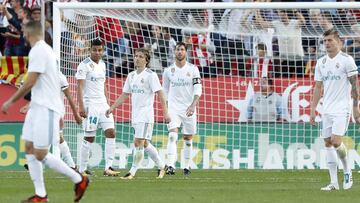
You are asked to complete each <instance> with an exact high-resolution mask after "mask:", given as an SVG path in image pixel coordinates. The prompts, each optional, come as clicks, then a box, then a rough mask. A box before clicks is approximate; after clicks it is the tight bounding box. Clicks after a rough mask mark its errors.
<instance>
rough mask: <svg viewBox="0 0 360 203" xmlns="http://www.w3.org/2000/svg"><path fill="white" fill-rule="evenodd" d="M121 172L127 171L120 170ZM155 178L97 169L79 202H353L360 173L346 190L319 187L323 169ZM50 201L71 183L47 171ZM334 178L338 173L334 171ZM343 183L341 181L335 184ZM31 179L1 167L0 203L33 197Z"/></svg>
mask: <svg viewBox="0 0 360 203" xmlns="http://www.w3.org/2000/svg"><path fill="white" fill-rule="evenodd" d="M121 172H122V175H123V174H125V173H126V171H124V170H123V171H121ZM181 172H182V171H180V170H177V173H176V175H175V176H165V177H164V179H162V180H157V179H155V176H156V172H155V171H154V170H139V172H138V173H137V175H136V177H135V179H133V180H121V179H120V178H119V177H103V176H102V171H100V170H99V171H96V176H95V177H91V183H90V187H89V190H88V191H87V192H86V194H85V197H84V199H83V200H82V201H81V202H97V203H108V202H145V203H150V202H157V203H160V202H167V203H175V202H187V203H188V202H204V203H205V202H206V203H210V202H221V203H227V202H246V203H248V202H249V203H251V202H254V203H255V202H256V203H259V202H269V203H279V202H304V203H310V202H315V203H319V202H326V203H330V202H336V203H338V202H357V201H359V199H360V186H359V183H360V181H359V180H360V174H357V173H355V172H354V186H353V188H351V189H350V190H348V191H344V190H340V191H332V192H323V191H320V187H322V186H324V185H326V184H327V183H328V173H327V171H325V170H297V171H289V170H284V171H277V170H266V171H265V170H193V171H192V174H191V175H190V177H189V178H184V176H183V175H182V173H181ZM45 180H46V188H47V192H48V195H49V200H50V202H72V199H73V190H72V189H73V184H72V183H71V182H70V181H69V180H68V179H67V178H65V177H63V176H61V175H58V174H56V173H54V172H52V171H50V170H49V169H47V171H46V172H45ZM339 181H342V175H341V173H339ZM341 187H342V184H340V188H341ZM33 191H34V190H33V186H32V182H31V180H30V177H29V175H28V173H27V172H25V171H1V173H0V202H1V203H2V202H19V201H20V200H21V199H24V198H25V197H28V196H30V195H32V194H33V193H34V192H33Z"/></svg>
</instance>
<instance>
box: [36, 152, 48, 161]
mask: <svg viewBox="0 0 360 203" xmlns="http://www.w3.org/2000/svg"><path fill="white" fill-rule="evenodd" d="M46 155H47V151H46V150H34V156H35V158H36V159H37V160H39V161H42V160H44V159H45V156H46Z"/></svg>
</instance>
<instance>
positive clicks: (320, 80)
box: [310, 29, 360, 191]
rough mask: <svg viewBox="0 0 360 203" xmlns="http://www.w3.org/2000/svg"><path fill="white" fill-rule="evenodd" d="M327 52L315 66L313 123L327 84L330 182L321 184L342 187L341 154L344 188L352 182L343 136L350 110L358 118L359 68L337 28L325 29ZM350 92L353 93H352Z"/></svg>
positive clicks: (324, 125) (324, 130)
mask: <svg viewBox="0 0 360 203" xmlns="http://www.w3.org/2000/svg"><path fill="white" fill-rule="evenodd" d="M323 36H324V44H325V48H326V53H327V54H326V55H325V56H323V57H321V58H320V59H319V60H318V61H317V63H316V67H315V88H314V93H313V100H312V103H311V117H310V123H311V124H312V125H315V109H316V106H317V104H318V102H319V100H320V97H321V89H322V86H323V87H324V95H323V97H324V98H323V112H322V116H321V119H322V129H321V136H322V137H323V138H324V141H325V146H326V159H327V166H328V168H329V174H330V184H328V185H327V186H325V187H323V188H321V190H324V191H330V190H339V184H338V177H337V165H338V158H339V159H340V160H341V162H342V165H343V167H344V182H343V188H344V190H347V189H350V188H351V187H352V184H353V180H352V172H351V168H350V166H349V164H348V160H347V149H346V146H345V145H344V143H343V141H342V138H343V136H344V135H345V133H346V131H347V128H348V125H349V120H350V114H351V98H352V99H353V104H352V105H353V106H352V108H353V115H354V118H355V119H356V122H359V118H360V117H359V116H360V113H359V109H358V79H357V75H358V71H357V67H356V65H355V62H354V59H353V58H352V57H351V56H349V55H347V54H345V53H343V52H341V50H340V49H341V45H342V43H341V40H340V37H339V33H338V32H337V31H336V30H335V29H330V30H328V31H326V32H325V33H324V35H323ZM350 92H351V93H350Z"/></svg>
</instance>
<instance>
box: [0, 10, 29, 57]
mask: <svg viewBox="0 0 360 203" xmlns="http://www.w3.org/2000/svg"><path fill="white" fill-rule="evenodd" d="M0 11H2V13H4V15H5V16H6V18H7V20H8V22H9V24H10V25H9V26H8V30H7V31H5V32H4V33H2V36H3V37H6V38H7V40H6V43H7V44H6V47H7V48H6V49H5V56H26V55H28V53H29V47H27V46H26V42H25V39H24V37H23V34H22V25H23V24H26V23H27V22H29V21H30V19H29V18H30V16H29V11H28V9H27V8H19V9H17V10H16V16H17V17H16V16H13V15H12V14H11V13H10V12H8V10H7V9H6V8H5V7H3V6H1V5H0ZM8 31H12V33H11V32H8ZM8 43H9V44H8Z"/></svg>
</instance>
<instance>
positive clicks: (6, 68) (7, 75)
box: [0, 56, 28, 86]
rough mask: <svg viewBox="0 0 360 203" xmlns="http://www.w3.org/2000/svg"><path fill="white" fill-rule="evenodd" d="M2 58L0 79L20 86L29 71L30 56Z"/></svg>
mask: <svg viewBox="0 0 360 203" xmlns="http://www.w3.org/2000/svg"><path fill="white" fill-rule="evenodd" d="M0 59H1V64H0V79H1V80H4V81H6V83H8V84H12V85H16V86H19V85H20V84H21V81H23V79H24V77H25V75H26V72H27V64H28V57H25V56H2V57H0Z"/></svg>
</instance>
